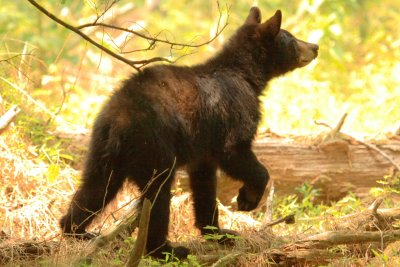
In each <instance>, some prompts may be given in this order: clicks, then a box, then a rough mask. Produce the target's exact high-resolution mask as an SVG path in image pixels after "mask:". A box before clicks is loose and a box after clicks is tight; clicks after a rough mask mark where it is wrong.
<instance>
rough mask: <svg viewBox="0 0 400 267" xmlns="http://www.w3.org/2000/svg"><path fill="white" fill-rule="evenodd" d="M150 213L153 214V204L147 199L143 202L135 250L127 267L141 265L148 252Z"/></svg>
mask: <svg viewBox="0 0 400 267" xmlns="http://www.w3.org/2000/svg"><path fill="white" fill-rule="evenodd" d="M150 212H151V202H150V200H148V199H147V198H146V199H144V201H143V207H142V211H141V215H140V222H139V232H138V235H137V238H136V244H135V247H134V249H133V250H132V251H131V253H130V255H129V259H128V263H127V264H126V266H128V267H136V266H138V265H139V262H140V259H141V258H142V256H143V255H144V253H145V251H146V244H147V232H148V229H149V221H150Z"/></svg>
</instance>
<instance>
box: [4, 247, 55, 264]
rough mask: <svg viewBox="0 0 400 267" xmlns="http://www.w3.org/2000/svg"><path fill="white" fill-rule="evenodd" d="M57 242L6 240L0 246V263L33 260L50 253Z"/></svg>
mask: <svg viewBox="0 0 400 267" xmlns="http://www.w3.org/2000/svg"><path fill="white" fill-rule="evenodd" d="M58 245H59V243H58V242H55V241H53V242H35V241H23V242H6V243H4V244H2V245H1V246H0V264H1V265H6V264H7V263H10V262H16V261H23V260H34V259H37V258H38V257H40V256H45V255H50V253H51V252H53V251H54V250H55V249H56V248H57V247H58Z"/></svg>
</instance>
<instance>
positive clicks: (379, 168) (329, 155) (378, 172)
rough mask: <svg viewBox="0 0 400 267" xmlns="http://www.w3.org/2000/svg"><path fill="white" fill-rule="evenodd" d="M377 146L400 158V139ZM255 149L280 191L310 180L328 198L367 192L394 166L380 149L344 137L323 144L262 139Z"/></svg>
mask: <svg viewBox="0 0 400 267" xmlns="http://www.w3.org/2000/svg"><path fill="white" fill-rule="evenodd" d="M374 146H376V147H377V148H379V150H381V151H383V152H384V153H385V154H386V155H388V156H389V157H391V158H392V159H393V160H394V161H395V162H398V163H399V162H400V141H398V140H395V139H393V140H391V139H389V140H385V141H383V142H381V143H380V144H379V143H378V142H376V143H375V144H374ZM253 150H254V152H255V153H256V155H257V157H258V159H259V160H260V161H261V162H262V163H263V164H264V165H265V166H266V167H267V168H268V170H269V172H270V176H271V179H272V180H273V181H274V186H275V190H276V191H277V192H279V194H288V193H293V192H294V188H296V187H297V186H299V185H301V184H302V183H304V182H306V181H308V182H310V183H312V184H314V186H315V187H317V188H321V189H322V190H323V193H324V195H325V199H326V200H327V201H329V200H337V199H339V198H341V197H343V196H344V195H346V194H347V193H348V192H349V191H353V192H354V193H356V194H357V195H359V196H364V195H365V194H366V193H367V192H368V191H369V189H370V188H371V187H375V186H376V187H377V186H379V184H378V183H377V182H376V181H377V180H381V179H382V178H383V177H384V176H385V175H392V174H393V171H394V168H395V167H394V166H393V164H392V163H391V162H390V161H388V160H387V159H386V158H385V157H384V156H383V155H382V154H380V153H378V152H377V151H375V150H372V149H371V148H369V147H367V146H365V145H364V144H361V143H358V142H351V141H345V140H336V141H333V142H330V143H329V144H328V145H327V146H321V145H316V144H312V143H311V144H310V143H309V142H299V141H295V140H290V139H286V138H285V139H284V138H273V139H263V140H258V141H256V142H255V143H254V146H253Z"/></svg>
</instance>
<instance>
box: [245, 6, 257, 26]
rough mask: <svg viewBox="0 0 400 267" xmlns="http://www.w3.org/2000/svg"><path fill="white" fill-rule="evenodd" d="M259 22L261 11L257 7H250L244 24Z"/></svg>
mask: <svg viewBox="0 0 400 267" xmlns="http://www.w3.org/2000/svg"><path fill="white" fill-rule="evenodd" d="M259 23H261V11H260V9H259V8H258V7H256V6H253V7H252V8H251V9H250V13H249V15H248V16H247V19H246V21H245V22H244V24H259Z"/></svg>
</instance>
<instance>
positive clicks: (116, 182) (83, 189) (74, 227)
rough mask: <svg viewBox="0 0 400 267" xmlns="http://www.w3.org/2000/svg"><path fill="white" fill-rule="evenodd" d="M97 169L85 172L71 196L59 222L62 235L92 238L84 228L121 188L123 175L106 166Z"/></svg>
mask: <svg viewBox="0 0 400 267" xmlns="http://www.w3.org/2000/svg"><path fill="white" fill-rule="evenodd" d="M99 169H100V170H99ZM99 169H90V168H89V169H86V170H85V174H84V176H83V181H82V184H81V185H80V187H79V188H78V190H77V191H76V193H75V195H74V196H73V198H72V201H71V203H70V206H69V208H68V212H67V214H66V215H64V216H63V217H62V218H61V220H60V225H61V229H62V231H63V233H64V234H67V235H71V236H73V237H76V238H82V239H89V238H91V237H93V235H92V234H89V233H87V232H86V227H87V226H88V225H89V224H90V223H91V222H92V220H93V219H94V218H95V217H96V215H97V214H98V213H100V212H101V211H102V210H103V209H104V208H105V207H106V206H107V204H108V203H109V202H110V201H111V200H112V199H114V197H115V196H116V194H117V192H118V190H119V189H120V188H121V186H122V184H123V182H124V180H125V175H124V174H121V173H118V172H116V171H112V170H109V169H108V168H107V167H106V166H102V167H99ZM106 169H107V170H106ZM101 170H103V171H101Z"/></svg>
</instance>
